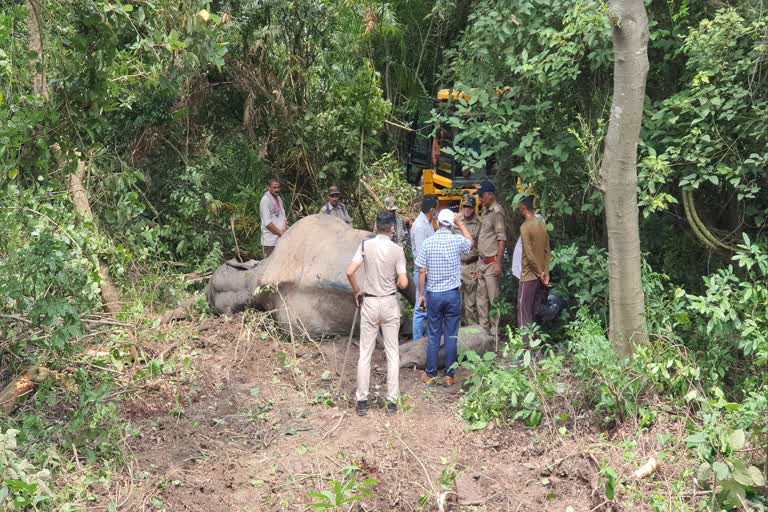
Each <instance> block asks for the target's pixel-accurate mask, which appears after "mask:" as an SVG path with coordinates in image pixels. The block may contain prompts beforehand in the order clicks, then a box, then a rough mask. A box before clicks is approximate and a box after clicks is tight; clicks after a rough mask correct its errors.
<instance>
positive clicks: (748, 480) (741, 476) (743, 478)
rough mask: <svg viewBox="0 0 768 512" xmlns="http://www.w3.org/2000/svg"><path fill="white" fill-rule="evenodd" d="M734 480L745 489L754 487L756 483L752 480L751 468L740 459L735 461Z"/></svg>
mask: <svg viewBox="0 0 768 512" xmlns="http://www.w3.org/2000/svg"><path fill="white" fill-rule="evenodd" d="M733 479H734V480H736V481H737V482H739V483H740V484H741V485H743V486H745V487H752V486H753V485H755V481H754V480H753V479H752V475H751V474H750V471H749V468H747V465H746V464H744V462H742V461H741V460H739V459H735V460H734V461H733Z"/></svg>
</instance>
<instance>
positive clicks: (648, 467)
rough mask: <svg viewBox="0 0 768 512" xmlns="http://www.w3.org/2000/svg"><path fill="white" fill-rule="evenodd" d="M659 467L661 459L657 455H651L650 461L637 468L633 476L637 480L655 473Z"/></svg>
mask: <svg viewBox="0 0 768 512" xmlns="http://www.w3.org/2000/svg"><path fill="white" fill-rule="evenodd" d="M658 468H659V460H658V459H657V458H656V457H654V456H651V458H650V459H648V462H646V463H645V464H643V465H642V466H640V467H639V468H637V470H635V472H634V473H632V477H633V478H635V480H641V479H643V478H646V477H649V476H651V475H652V474H654V473H655V472H656V470H657V469H658Z"/></svg>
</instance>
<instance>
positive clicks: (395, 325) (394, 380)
mask: <svg viewBox="0 0 768 512" xmlns="http://www.w3.org/2000/svg"><path fill="white" fill-rule="evenodd" d="M379 329H381V334H382V338H383V341H384V352H385V353H386V355H387V400H389V401H392V402H395V401H397V400H398V399H399V398H400V343H399V341H398V337H397V336H398V332H399V330H400V302H399V301H398V300H397V296H396V295H389V296H387V297H364V298H363V305H362V306H361V307H360V358H359V359H358V361H357V393H356V398H357V401H360V400H368V389H369V387H370V384H371V356H372V355H373V349H374V348H375V347H376V337H377V336H378V334H379Z"/></svg>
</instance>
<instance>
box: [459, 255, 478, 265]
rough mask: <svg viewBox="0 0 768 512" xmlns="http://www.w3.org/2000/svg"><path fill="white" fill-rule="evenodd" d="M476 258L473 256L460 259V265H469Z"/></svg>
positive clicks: (476, 258)
mask: <svg viewBox="0 0 768 512" xmlns="http://www.w3.org/2000/svg"><path fill="white" fill-rule="evenodd" d="M477 260H478V257H477V256H475V257H474V258H468V259H466V260H461V264H462V265H470V264H472V263H474V262H476V261H477Z"/></svg>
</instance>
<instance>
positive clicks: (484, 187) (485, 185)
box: [477, 181, 496, 195]
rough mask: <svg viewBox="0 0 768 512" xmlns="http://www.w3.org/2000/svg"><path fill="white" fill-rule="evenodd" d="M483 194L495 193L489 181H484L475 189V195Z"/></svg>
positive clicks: (494, 188)
mask: <svg viewBox="0 0 768 512" xmlns="http://www.w3.org/2000/svg"><path fill="white" fill-rule="evenodd" d="M485 192H493V193H496V187H494V186H493V183H491V182H490V181H484V182H482V183H481V184H480V188H479V189H477V194H478V195H480V194H483V193H485Z"/></svg>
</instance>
